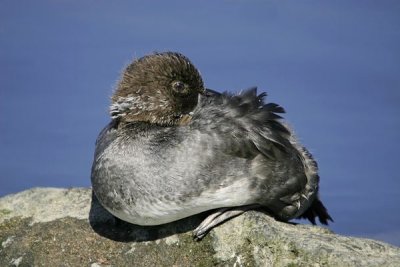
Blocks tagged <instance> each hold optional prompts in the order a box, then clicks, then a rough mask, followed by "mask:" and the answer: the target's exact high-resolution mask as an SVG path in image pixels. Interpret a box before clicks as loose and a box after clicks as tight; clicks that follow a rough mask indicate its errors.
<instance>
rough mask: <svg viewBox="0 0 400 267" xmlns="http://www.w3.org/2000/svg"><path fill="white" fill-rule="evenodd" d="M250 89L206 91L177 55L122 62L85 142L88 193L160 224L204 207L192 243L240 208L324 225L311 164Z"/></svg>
mask: <svg viewBox="0 0 400 267" xmlns="http://www.w3.org/2000/svg"><path fill="white" fill-rule="evenodd" d="M265 99H266V93H261V94H258V93H257V88H255V87H254V88H250V89H247V90H243V91H241V92H240V93H237V94H233V93H230V92H224V93H219V92H217V91H214V90H211V89H206V88H205V86H204V83H203V79H202V77H201V74H200V72H199V71H198V70H197V68H196V67H195V66H194V65H193V63H192V62H191V61H190V60H189V59H188V58H187V57H186V56H184V55H183V54H181V53H178V52H156V53H153V54H149V55H146V56H143V57H141V58H139V59H135V60H134V61H133V62H132V63H131V64H129V65H128V66H127V67H126V69H125V70H124V72H123V73H122V76H121V78H120V80H119V82H118V85H117V87H116V89H115V91H114V93H113V95H112V97H111V105H110V117H111V120H110V122H109V124H108V125H106V126H105V128H104V129H103V130H102V131H101V132H100V134H99V136H98V138H97V140H96V145H95V153H94V161H93V165H92V170H91V183H92V189H93V192H94V194H95V196H96V197H97V199H98V200H99V202H100V204H101V205H102V206H103V207H104V208H105V209H106V210H107V211H109V212H110V213H111V214H112V215H114V216H115V217H117V218H118V219H120V220H123V221H126V222H129V223H132V224H137V225H143V226H148V225H161V224H166V223H169V222H173V221H177V220H180V219H182V218H185V217H189V216H192V215H196V214H199V213H202V212H206V211H209V212H210V215H209V216H208V217H206V218H205V219H204V220H203V221H202V222H201V223H200V225H199V226H198V227H197V228H196V229H194V231H193V235H194V238H195V239H197V240H200V239H202V238H203V237H204V236H205V235H206V234H207V233H208V232H209V231H210V230H211V229H212V228H214V227H216V226H217V225H219V224H221V223H223V222H225V221H227V220H229V219H231V218H233V217H236V216H239V215H240V214H242V213H244V212H246V211H248V210H261V211H264V212H266V213H268V214H270V215H271V216H273V217H274V218H276V219H277V220H280V221H284V222H288V221H290V220H292V219H299V218H304V219H308V220H309V221H310V222H311V223H312V224H316V218H318V220H319V221H320V223H322V224H325V225H327V224H328V221H332V222H333V219H332V217H331V216H330V215H329V213H328V211H327V209H326V207H325V206H324V205H323V203H322V201H321V200H320V197H319V180H320V178H319V175H318V166H317V163H316V161H315V160H314V159H313V157H312V155H311V153H310V152H309V151H308V150H307V149H306V148H305V147H304V146H302V145H301V144H300V142H299V141H298V139H297V138H296V136H295V134H294V133H293V131H292V130H291V129H290V127H288V126H287V125H286V123H285V122H283V118H282V116H281V115H280V114H282V113H285V110H284V109H283V107H281V106H280V105H278V104H275V103H266V102H265Z"/></svg>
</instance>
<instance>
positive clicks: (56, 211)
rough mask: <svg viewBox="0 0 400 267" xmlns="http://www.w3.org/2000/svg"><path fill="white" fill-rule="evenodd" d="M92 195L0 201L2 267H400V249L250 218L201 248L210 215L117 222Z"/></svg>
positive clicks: (41, 194) (78, 191)
mask: <svg viewBox="0 0 400 267" xmlns="http://www.w3.org/2000/svg"><path fill="white" fill-rule="evenodd" d="M91 200H92V192H91V190H90V189H84V188H73V189H55V188H35V189H31V190H27V191H24V192H21V193H18V194H15V195H9V196H5V197H3V198H1V199H0V266H93V267H96V266H400V248H398V247H395V246H391V245H388V244H385V243H382V242H379V241H375V240H369V239H362V238H354V237H345V236H339V235H336V234H334V233H332V232H331V231H329V230H328V229H326V228H321V227H317V226H310V225H293V224H288V223H282V222H278V221H275V220H274V219H273V218H271V217H269V216H268V215H266V214H263V213H260V212H255V211H251V212H247V213H245V214H244V215H242V216H239V217H237V218H235V219H233V220H230V221H228V222H226V223H224V224H222V225H220V226H218V227H216V228H215V229H213V230H212V231H211V232H210V234H209V235H207V236H206V237H205V238H204V239H203V240H202V241H200V242H196V241H194V240H193V238H192V234H191V231H192V230H193V229H194V228H195V227H196V226H197V225H198V224H199V223H200V221H201V220H202V219H203V218H204V216H205V214H200V215H197V216H192V217H189V218H186V219H183V220H180V221H177V222H173V223H169V224H166V225H161V226H152V227H142V226H137V225H132V224H129V223H124V222H117V223H116V221H115V220H114V218H113V217H112V216H111V215H110V214H109V213H108V212H107V211H105V210H104V209H102V207H101V206H100V205H99V204H98V203H97V201H96V199H94V200H93V201H91Z"/></svg>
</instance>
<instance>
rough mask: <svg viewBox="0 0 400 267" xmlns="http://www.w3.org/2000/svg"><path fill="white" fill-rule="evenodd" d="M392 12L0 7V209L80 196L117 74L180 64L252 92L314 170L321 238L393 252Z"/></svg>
mask: <svg viewBox="0 0 400 267" xmlns="http://www.w3.org/2000/svg"><path fill="white" fill-rule="evenodd" d="M398 14H400V3H399V2H397V1H382V2H377V1H363V3H362V5H360V3H359V2H358V1H329V2H328V1H307V2H306V1H285V2H283V1H256V0H253V1H233V0H232V1H218V2H216V1H202V2H201V3H200V2H199V3H194V2H190V3H189V2H188V1H175V0H174V1H165V2H164V3H160V2H155V1H147V2H144V1H143V2H139V1H118V3H117V2H110V1H79V2H71V1H42V0H40V1H34V2H33V1H26V0H25V1H18V2H15V1H11V0H6V1H2V2H0V159H1V160H0V170H1V172H0V196H2V195H5V194H9V193H13V192H18V191H20V190H23V189H27V188H30V187H33V186H58V187H72V186H89V185H90V179H89V175H90V166H91V161H92V156H93V149H94V141H95V138H96V136H97V134H98V132H99V130H100V129H101V128H102V127H103V126H104V125H105V124H106V123H107V122H108V115H107V109H108V108H107V106H108V103H109V96H110V95H111V93H112V89H113V87H114V85H115V83H116V81H117V79H118V77H119V74H120V72H121V70H122V69H123V67H124V66H125V65H126V64H127V63H129V62H130V61H131V60H132V59H133V58H134V57H140V56H143V55H145V54H148V53H150V52H152V51H166V50H172V51H179V52H182V53H184V54H185V55H187V56H188V57H189V58H190V59H191V60H192V61H193V63H194V64H195V65H196V66H197V67H198V68H199V69H200V71H201V72H202V75H203V78H204V80H205V83H206V86H207V87H209V88H213V89H217V90H219V91H223V90H230V91H238V90H240V89H243V88H247V87H250V86H253V85H257V86H258V87H259V89H260V90H261V91H267V92H268V94H269V96H268V99H269V100H271V101H274V102H277V103H279V104H281V105H282V106H284V107H285V108H286V110H287V115H286V116H285V117H286V118H287V119H288V121H289V122H290V124H291V125H292V126H293V127H294V129H295V130H296V132H297V134H298V136H299V137H300V139H301V140H302V141H303V143H304V144H305V145H306V146H307V147H308V148H309V149H310V150H311V151H312V152H313V154H314V155H315V157H316V158H317V160H318V162H319V165H320V172H321V196H322V199H323V201H324V202H325V203H326V206H327V207H328V208H329V211H330V213H332V215H333V217H334V219H335V223H334V224H332V226H331V228H332V229H333V230H334V231H336V232H338V233H343V234H350V235H356V236H363V237H371V238H377V239H380V240H384V241H387V242H390V243H392V244H396V245H398V246H400V212H399V207H398V205H399V204H400V194H399V193H398V192H399V188H400V186H399V185H400V182H399V180H400V179H399V178H400V177H399V176H400V175H399V172H398V171H397V167H398V166H399V162H400V161H399V153H398V151H399V149H400V145H399V142H398V138H399V137H400V119H399V117H400V105H399V102H400V76H399V73H400V61H399V59H400V51H399V47H400V16H398Z"/></svg>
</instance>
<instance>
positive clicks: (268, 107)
mask: <svg viewBox="0 0 400 267" xmlns="http://www.w3.org/2000/svg"><path fill="white" fill-rule="evenodd" d="M266 95H267V94H266V93H261V94H259V95H257V88H256V87H254V88H250V89H247V90H244V91H242V92H241V93H239V94H237V95H232V94H229V93H222V94H221V93H218V92H215V91H212V90H207V91H206V93H205V94H204V95H202V96H200V99H199V104H198V106H197V107H196V109H195V110H194V112H193V118H192V121H191V124H192V125H193V126H195V127H196V128H198V129H200V131H203V132H211V133H214V134H215V135H216V136H219V137H224V138H225V140H224V142H225V143H226V145H225V146H224V148H225V149H226V152H228V153H233V154H235V155H236V156H244V157H247V156H251V155H255V154H259V153H262V154H263V155H264V156H266V157H267V158H272V159H273V158H275V157H276V155H277V154H278V151H286V150H287V149H289V148H290V147H291V145H290V142H289V136H290V131H289V130H288V129H287V128H286V127H285V126H284V125H283V124H282V123H281V122H280V121H279V120H280V119H281V118H282V117H281V116H279V115H278V114H280V113H284V112H285V110H284V109H283V108H282V107H281V106H279V105H277V104H275V103H267V104H266V103H264V98H265V97H266Z"/></svg>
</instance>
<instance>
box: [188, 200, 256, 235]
mask: <svg viewBox="0 0 400 267" xmlns="http://www.w3.org/2000/svg"><path fill="white" fill-rule="evenodd" d="M260 207H261V205H259V204H253V205H247V206H240V207H232V208H221V209H217V210H216V211H215V212H213V213H212V214H210V215H209V216H208V217H207V218H205V219H204V221H202V222H201V223H200V225H199V226H198V227H197V228H196V229H194V231H193V238H194V239H195V240H201V239H202V238H203V237H204V236H205V235H206V234H207V233H208V232H209V231H210V230H211V229H212V228H214V227H215V226H217V225H220V224H221V223H223V222H226V221H227V220H229V219H232V218H234V217H236V216H239V215H240V214H242V213H244V212H246V211H248V210H252V209H257V208H260Z"/></svg>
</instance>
